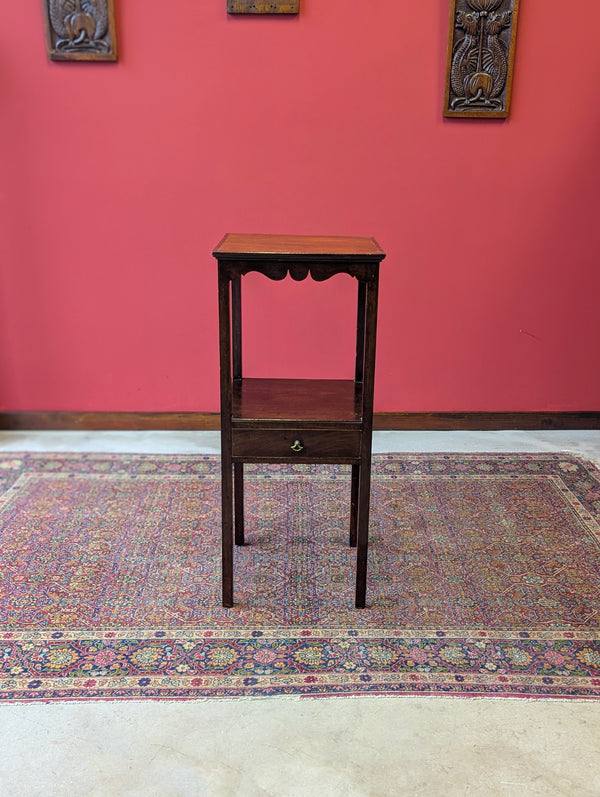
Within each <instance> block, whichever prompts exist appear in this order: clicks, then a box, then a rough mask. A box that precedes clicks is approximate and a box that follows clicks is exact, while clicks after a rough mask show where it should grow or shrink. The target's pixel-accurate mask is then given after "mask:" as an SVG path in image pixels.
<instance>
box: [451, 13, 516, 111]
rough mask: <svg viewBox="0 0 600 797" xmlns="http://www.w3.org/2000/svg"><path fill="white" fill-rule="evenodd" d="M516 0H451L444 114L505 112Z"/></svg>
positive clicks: (510, 72) (513, 47) (510, 82)
mask: <svg viewBox="0 0 600 797" xmlns="http://www.w3.org/2000/svg"><path fill="white" fill-rule="evenodd" d="M518 10H519V0H451V2H450V32H449V36H448V64H447V69H446V93H445V99H444V116H465V117H480V118H481V117H491V118H505V117H507V116H508V113H509V110H510V98H511V88H512V75H513V64H514V56H515V39H516V34H517V14H518Z"/></svg>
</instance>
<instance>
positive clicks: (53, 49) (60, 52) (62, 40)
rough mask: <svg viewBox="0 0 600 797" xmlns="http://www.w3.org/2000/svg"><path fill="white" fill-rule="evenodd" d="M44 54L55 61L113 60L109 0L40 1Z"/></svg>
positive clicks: (112, 17)
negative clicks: (44, 42)
mask: <svg viewBox="0 0 600 797" xmlns="http://www.w3.org/2000/svg"><path fill="white" fill-rule="evenodd" d="M42 2H43V9H44V22H45V25H46V44H47V47H48V55H49V56H50V58H52V59H53V60H55V61H116V60H117V39H116V33H115V14H114V7H113V0H42Z"/></svg>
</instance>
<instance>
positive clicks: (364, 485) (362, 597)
mask: <svg viewBox="0 0 600 797" xmlns="http://www.w3.org/2000/svg"><path fill="white" fill-rule="evenodd" d="M359 482H360V483H359V489H358V528H357V535H356V536H357V546H356V603H355V605H356V608H357V609H364V608H365V604H366V595H367V553H368V548H369V501H370V493H371V469H370V468H369V466H368V463H362V464H361V468H360V480H359Z"/></svg>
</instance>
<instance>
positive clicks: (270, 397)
mask: <svg viewBox="0 0 600 797" xmlns="http://www.w3.org/2000/svg"><path fill="white" fill-rule="evenodd" d="M362 398H363V395H362V383H360V382H354V381H352V380H350V379H239V380H235V381H234V382H233V391H232V420H233V422H234V423H237V422H252V421H263V420H273V421H277V420H278V421H292V422H293V421H301V422H304V421H321V422H323V423H336V422H341V423H360V421H361V418H362Z"/></svg>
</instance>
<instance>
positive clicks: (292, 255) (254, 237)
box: [213, 233, 385, 262]
mask: <svg viewBox="0 0 600 797" xmlns="http://www.w3.org/2000/svg"><path fill="white" fill-rule="evenodd" d="M213 255H214V256H215V257H216V258H217V259H219V260H237V259H246V260H252V259H261V260H264V259H270V258H272V259H274V260H281V259H290V260H292V259H298V260H302V259H305V260H310V259H313V258H319V259H320V258H324V259H327V258H338V257H339V258H344V259H356V260H373V261H377V262H379V261H380V260H383V258H384V257H385V252H384V251H383V250H382V249H381V247H380V246H379V244H378V243H377V241H376V240H375V239H374V238H362V237H358V236H349V237H348V236H337V235H259V234H255V233H251V234H242V233H228V234H227V235H225V237H224V238H223V239H222V240H221V241H220V242H219V244H218V245H217V247H216V248H215V250H214V251H213Z"/></svg>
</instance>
